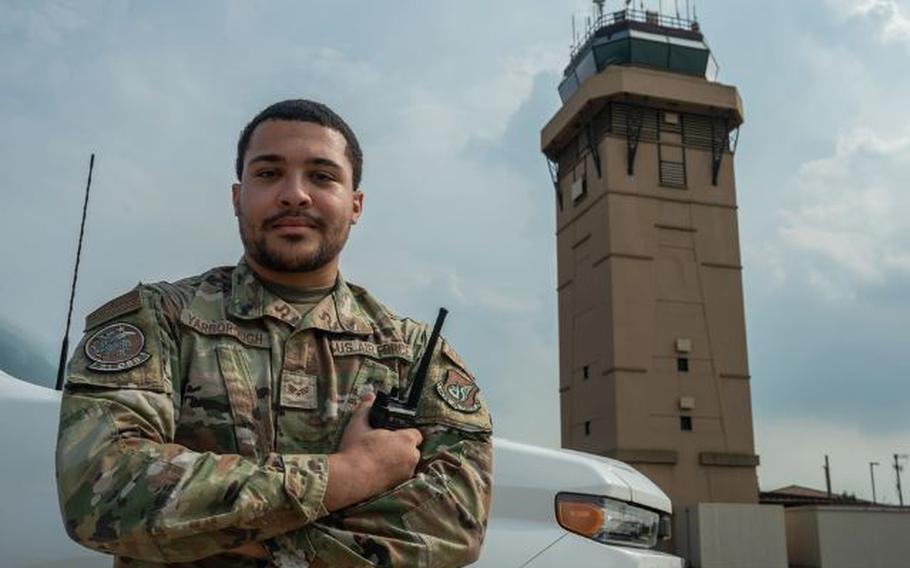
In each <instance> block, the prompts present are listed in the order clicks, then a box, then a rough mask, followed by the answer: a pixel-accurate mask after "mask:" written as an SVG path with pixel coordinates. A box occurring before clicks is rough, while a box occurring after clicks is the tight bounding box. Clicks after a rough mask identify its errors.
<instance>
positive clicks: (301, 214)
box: [262, 209, 325, 229]
mask: <svg viewBox="0 0 910 568" xmlns="http://www.w3.org/2000/svg"><path fill="white" fill-rule="evenodd" d="M288 217H292V218H295V219H306V221H307V222H309V223H311V224H313V225H314V226H316V227H318V228H320V229H322V228H324V227H325V223H323V222H322V219H319V218H318V217H316V216H315V215H313V214H312V213H310V212H308V211H304V210H297V209H287V210H285V211H279V212H278V213H275V214H274V215H271V216H269V217H266V219H265V221H263V222H262V227H263V228H264V229H265V228H269V227H271V226H272V225H274V224H275V223H277V222H278V221H281V220H282V219H286V218H288Z"/></svg>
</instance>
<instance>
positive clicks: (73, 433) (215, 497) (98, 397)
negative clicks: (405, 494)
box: [56, 289, 328, 562]
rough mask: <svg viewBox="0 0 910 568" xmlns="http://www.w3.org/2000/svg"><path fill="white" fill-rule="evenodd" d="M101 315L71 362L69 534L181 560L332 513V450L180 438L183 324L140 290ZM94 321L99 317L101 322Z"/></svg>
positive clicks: (64, 481)
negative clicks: (205, 443) (247, 453)
mask: <svg viewBox="0 0 910 568" xmlns="http://www.w3.org/2000/svg"><path fill="white" fill-rule="evenodd" d="M131 294H134V296H133V297H132V298H131V299H128V301H126V302H125V306H124V301H123V299H122V298H121V299H118V300H120V301H121V304H120V306H119V307H116V306H115V307H114V308H112V309H113V312H114V313H113V314H112V315H113V317H111V318H109V319H107V320H105V321H102V322H97V321H96V322H94V325H93V322H92V318H91V316H90V318H89V322H88V324H87V326H92V328H91V329H90V330H89V331H88V333H87V334H86V336H85V338H83V340H82V342H81V343H80V345H79V347H78V348H77V350H76V353H75V355H74V356H73V358H72V359H71V361H70V363H69V367H68V378H67V386H66V389H65V391H64V394H63V401H62V406H61V411H60V425H59V432H58V439H57V452H56V467H57V489H58V496H59V500H60V507H61V511H62V514H63V520H64V524H65V526H66V530H67V533H68V534H69V535H70V537H72V538H73V539H74V540H75V541H77V542H79V543H80V544H83V545H85V546H87V547H89V548H92V549H95V550H98V551H100V552H106V553H111V554H117V555H122V556H127V557H132V558H140V559H144V560H149V561H155V562H183V561H192V560H196V559H199V558H203V557H207V556H211V555H214V554H217V553H221V552H226V551H228V550H230V549H232V548H235V547H237V546H240V545H242V544H244V543H247V542H251V541H256V540H261V539H263V538H268V537H270V536H273V535H276V534H280V533H283V532H286V531H290V530H295V529H297V528H300V527H302V526H305V525H306V524H308V523H310V522H312V521H313V520H314V519H316V518H318V517H320V516H323V515H325V514H326V513H327V511H326V510H325V508H324V506H323V505H322V499H323V496H324V493H325V486H326V482H327V476H328V462H327V457H326V456H323V455H318V456H302V455H297V456H287V455H286V456H279V455H276V454H272V455H269V456H267V458H266V459H265V460H264V463H262V464H259V463H257V462H256V461H253V460H249V459H246V458H244V457H241V456H239V455H229V454H214V453H210V452H209V453H198V452H194V451H191V450H189V449H187V448H185V447H183V446H181V445H178V444H175V443H173V439H174V431H175V408H179V405H177V401H178V397H179V394H178V393H179V392H180V389H179V379H177V378H176V377H175V375H179V368H180V367H179V364H178V362H177V357H178V345H179V342H178V339H177V337H176V334H177V333H178V330H177V329H176V328H175V327H173V325H174V324H172V323H171V322H174V321H176V320H175V319H172V318H170V317H168V316H167V313H168V311H169V305H167V300H166V299H161V297H160V296H159V295H158V294H153V293H150V292H149V291H148V290H141V291H140V290H139V289H137V290H136V291H134V292H133V293H131ZM96 319H97V318H96Z"/></svg>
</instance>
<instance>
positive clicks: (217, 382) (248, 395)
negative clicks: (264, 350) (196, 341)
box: [177, 345, 270, 457]
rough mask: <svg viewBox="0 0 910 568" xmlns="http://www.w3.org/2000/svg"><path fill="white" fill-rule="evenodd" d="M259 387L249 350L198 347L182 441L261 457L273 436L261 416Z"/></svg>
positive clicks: (181, 425) (185, 405)
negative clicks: (251, 366) (268, 431)
mask: <svg viewBox="0 0 910 568" xmlns="http://www.w3.org/2000/svg"><path fill="white" fill-rule="evenodd" d="M258 406H259V405H258V398H257V389H256V387H255V384H254V382H253V377H252V373H251V371H250V361H249V355H248V354H247V353H245V352H244V350H243V349H241V348H238V347H235V346H232V345H214V346H212V347H211V348H208V349H200V350H197V352H196V354H195V357H194V361H193V364H192V366H191V367H190V369H189V372H188V375H187V384H186V386H185V389H184V395H183V401H182V404H181V413H180V421H179V424H178V429H177V439H178V442H179V443H181V444H183V445H185V446H187V447H189V448H191V449H194V450H197V451H214V452H221V453H224V452H236V453H238V454H240V455H244V456H248V457H256V456H257V455H258V454H259V453H261V452H262V451H265V450H267V448H260V447H259V446H260V445H261V444H266V443H268V441H269V440H270V437H269V436H268V435H267V434H266V433H264V432H262V431H261V430H262V428H263V427H264V426H265V425H266V424H267V421H263V420H260V419H257V415H258V413H259V410H258Z"/></svg>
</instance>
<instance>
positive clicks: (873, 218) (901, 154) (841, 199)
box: [754, 128, 910, 299]
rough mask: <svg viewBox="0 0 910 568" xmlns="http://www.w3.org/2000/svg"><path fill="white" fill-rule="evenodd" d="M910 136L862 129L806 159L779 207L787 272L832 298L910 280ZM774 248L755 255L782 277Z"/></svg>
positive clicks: (780, 239)
mask: <svg viewBox="0 0 910 568" xmlns="http://www.w3.org/2000/svg"><path fill="white" fill-rule="evenodd" d="M908 156H910V136H907V135H900V136H890V137H889V136H884V135H880V134H877V133H876V132H873V131H871V130H868V129H862V128H853V129H849V130H847V131H845V132H842V133H841V134H840V135H839V136H838V139H837V142H836V144H835V149H834V152H833V154H831V155H829V156H826V157H823V158H819V159H815V160H810V161H807V162H805V163H804V164H803V165H802V166H801V167H800V168H799V171H798V174H797V179H796V183H795V189H796V198H795V201H796V203H794V204H792V205H790V206H789V207H787V208H785V209H783V210H782V211H781V212H780V215H779V225H778V227H777V231H776V232H777V236H778V241H777V244H776V246H777V247H779V248H780V251H779V252H778V254H781V253H782V254H784V255H786V257H787V261H786V265H787V266H788V267H789V268H787V269H786V270H787V271H788V272H790V273H793V274H795V275H798V277H799V279H803V280H806V281H808V282H809V283H810V284H812V285H814V286H815V288H816V289H817V290H818V291H821V292H822V293H823V294H825V295H826V296H827V297H829V298H831V299H836V298H853V297H856V296H857V294H859V293H861V292H863V291H864V290H865V291H868V290H869V289H875V288H879V287H883V286H889V285H891V284H892V283H894V282H903V281H906V280H907V278H910V226H908V225H907V224H906V216H907V214H908V212H910V196H908V195H907V194H906V191H905V188H904V187H903V180H905V179H907V178H908V176H910V159H908ZM774 254H775V253H773V252H769V251H764V252H763V253H762V252H759V254H758V256H757V257H754V258H756V259H757V260H759V261H760V262H764V263H766V264H768V265H769V266H771V263H772V262H774V263H775V264H774V265H773V269H774V271H775V274H777V278H778V280H780V271H781V263H780V261H779V259H778V260H772V259H773V258H774Z"/></svg>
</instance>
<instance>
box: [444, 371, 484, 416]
mask: <svg viewBox="0 0 910 568" xmlns="http://www.w3.org/2000/svg"><path fill="white" fill-rule="evenodd" d="M479 390H480V389H478V388H477V385H476V384H474V381H472V380H471V379H470V378H468V377H466V376H465V375H463V374H461V373H459V372H458V371H456V370H455V369H450V370H449V372H448V374H446V378H445V379H444V380H442V381H439V382H438V383H436V393H437V394H438V395H439V396H440V397H442V400H444V401H446V404H448V405H449V406H451V407H452V408H454V409H455V410H457V411H459V412H477V411H478V410H480V403H479V402H477V393H478V392H479Z"/></svg>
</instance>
